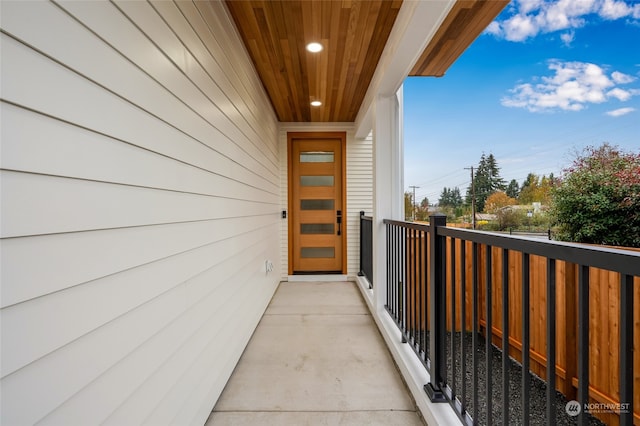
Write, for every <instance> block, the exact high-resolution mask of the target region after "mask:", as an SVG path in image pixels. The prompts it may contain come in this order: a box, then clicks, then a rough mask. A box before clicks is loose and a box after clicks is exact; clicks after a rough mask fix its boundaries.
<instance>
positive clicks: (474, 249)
mask: <svg viewBox="0 0 640 426" xmlns="http://www.w3.org/2000/svg"><path fill="white" fill-rule="evenodd" d="M471 257H472V259H471V262H472V265H473V266H472V268H471V271H472V282H471V298H472V299H471V300H472V305H471V329H472V330H471V351H472V354H471V364H472V368H473V379H472V383H473V421H474V422H478V421H479V419H480V417H478V413H479V400H478V391H479V389H478V388H479V387H480V386H479V383H478V243H475V242H474V243H472V245H471Z"/></svg>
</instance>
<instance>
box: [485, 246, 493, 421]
mask: <svg viewBox="0 0 640 426" xmlns="http://www.w3.org/2000/svg"><path fill="white" fill-rule="evenodd" d="M486 250H487V251H486V255H485V271H484V272H485V275H484V276H485V286H486V288H485V297H486V300H485V315H486V322H485V323H486V329H485V333H486V335H485V363H486V367H485V368H486V370H485V371H486V383H487V386H486V388H487V426H491V425H492V424H493V412H492V410H493V370H492V364H491V362H492V361H493V359H492V357H491V355H492V353H491V352H492V344H491V343H492V340H493V339H492V337H493V312H492V296H493V295H492V282H491V281H492V277H491V275H492V268H491V260H492V253H491V246H490V245H487V246H486Z"/></svg>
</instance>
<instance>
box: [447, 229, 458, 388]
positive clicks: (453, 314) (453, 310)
mask: <svg viewBox="0 0 640 426" xmlns="http://www.w3.org/2000/svg"><path fill="white" fill-rule="evenodd" d="M450 241H451V242H450V244H451V248H450V255H449V259H450V262H451V264H450V268H451V269H450V271H451V272H450V276H451V279H450V282H451V290H450V293H451V295H450V297H451V322H450V324H451V325H450V327H451V331H450V332H449V333H450V335H451V338H450V340H451V356H450V359H451V400H455V397H456V388H457V387H456V339H455V337H456V240H455V239H454V238H453V237H452V238H451V239H450Z"/></svg>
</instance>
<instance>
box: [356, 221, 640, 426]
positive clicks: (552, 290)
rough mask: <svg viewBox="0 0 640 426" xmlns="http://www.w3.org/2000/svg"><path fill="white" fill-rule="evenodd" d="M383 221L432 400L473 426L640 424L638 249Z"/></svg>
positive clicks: (398, 311)
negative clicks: (594, 421)
mask: <svg viewBox="0 0 640 426" xmlns="http://www.w3.org/2000/svg"><path fill="white" fill-rule="evenodd" d="M384 223H385V227H386V238H387V283H386V285H387V288H386V292H387V301H386V308H387V311H388V312H389V314H390V315H391V316H392V318H393V319H394V320H395V322H396V324H397V326H398V328H399V329H400V331H401V333H402V336H403V342H405V341H406V343H407V344H409V345H411V347H412V348H413V350H414V352H415V353H416V355H417V356H418V357H419V358H420V360H421V361H422V362H423V364H424V366H425V368H427V369H428V370H429V373H430V377H431V379H430V383H428V384H426V385H425V391H426V392H427V393H428V395H429V397H430V398H431V400H432V401H434V402H448V403H449V404H451V406H452V407H453V408H454V410H455V411H456V413H457V414H458V416H459V418H460V419H461V420H462V422H463V423H465V424H488V425H490V424H492V423H493V422H494V421H496V422H497V423H501V424H505V425H507V424H514V423H518V424H524V425H528V424H529V423H530V419H532V418H537V419H540V418H541V417H542V416H544V418H545V422H546V424H552V425H553V424H556V423H557V420H558V419H559V416H573V415H577V420H578V424H587V423H588V422H589V421H590V417H591V414H594V415H596V416H597V417H599V418H600V419H601V420H602V421H604V422H606V423H607V424H617V423H618V422H619V424H621V425H632V424H633V423H634V417H635V420H636V422H638V421H640V415H639V414H640V413H639V412H640V395H639V393H640V380H637V379H636V378H635V376H636V375H637V373H638V372H639V370H640V351H638V349H637V348H638V346H639V345H638V342H637V341H636V342H635V344H636V352H635V359H634V337H636V338H637V337H638V336H639V335H640V313H638V312H635V311H634V303H636V304H640V278H639V277H640V252H634V251H627V250H618V249H612V248H602V247H597V246H588V245H582V244H571V243H561V242H553V241H544V240H536V239H527V238H523V237H515V236H508V235H499V234H491V233H483V232H476V231H470V230H464V229H456V228H448V227H446V226H445V225H446V223H445V217H444V216H439V215H436V216H432V217H431V218H430V224H429V225H426V224H417V223H408V222H401V221H393V220H385V221H384ZM361 229H362V217H361ZM361 241H362V247H363V248H364V249H365V251H366V248H367V247H370V246H368V244H370V240H367V239H365V238H363V239H362V240H361ZM369 253H370V251H369ZM361 258H362V257H361ZM361 269H362V268H361ZM634 298H635V299H636V300H635V302H634ZM634 314H635V318H634ZM634 363H635V370H634ZM547 366H555V368H553V367H552V368H547ZM521 372H524V373H521ZM634 372H635V373H636V375H634ZM516 376H519V377H516ZM541 377H543V378H544V380H541V379H540V378H541ZM634 379H635V380H636V383H635V389H634ZM514 382H515V383H516V384H515V385H514ZM538 382H539V383H538ZM514 387H515V390H514ZM532 389H533V390H532ZM556 390H558V391H559V392H560V393H561V396H559V395H558V394H557V392H556ZM533 393H537V394H540V398H538V399H540V400H541V401H539V402H538V403H537V402H536V395H533ZM558 398H560V399H561V403H559V401H558ZM572 400H577V401H578V403H579V405H578V404H576V403H575V402H569V404H567V402H568V401H572ZM585 404H586V405H585ZM634 409H635V410H634ZM560 410H562V412H559V411H560ZM565 410H568V411H567V412H565ZM634 411H635V414H634Z"/></svg>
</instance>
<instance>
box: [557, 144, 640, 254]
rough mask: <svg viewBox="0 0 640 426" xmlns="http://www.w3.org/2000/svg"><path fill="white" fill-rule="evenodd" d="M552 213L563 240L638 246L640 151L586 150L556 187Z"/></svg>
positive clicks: (604, 147) (604, 146) (639, 231)
mask: <svg viewBox="0 0 640 426" xmlns="http://www.w3.org/2000/svg"><path fill="white" fill-rule="evenodd" d="M551 213H552V215H553V218H554V219H555V221H556V223H557V224H558V233H557V237H558V238H559V239H563V240H567V241H576V242H583V243H592V244H607V245H615V246H628V247H640V152H639V153H626V152H622V151H620V150H619V149H618V148H617V147H614V146H611V145H609V144H608V143H604V144H603V145H601V146H600V147H597V148H595V147H589V148H586V149H585V150H584V151H583V152H582V153H581V154H578V156H577V158H576V159H575V160H574V162H573V164H572V165H571V167H569V168H568V169H566V170H565V171H564V176H563V178H562V180H561V181H560V182H559V184H557V185H556V186H554V188H553V189H552V206H551Z"/></svg>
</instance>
